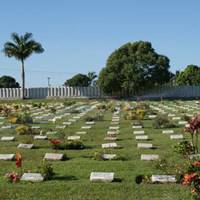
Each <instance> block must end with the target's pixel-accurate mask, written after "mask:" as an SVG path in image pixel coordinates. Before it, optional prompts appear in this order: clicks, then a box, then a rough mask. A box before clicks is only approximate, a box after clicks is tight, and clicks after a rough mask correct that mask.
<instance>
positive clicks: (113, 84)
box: [98, 41, 172, 95]
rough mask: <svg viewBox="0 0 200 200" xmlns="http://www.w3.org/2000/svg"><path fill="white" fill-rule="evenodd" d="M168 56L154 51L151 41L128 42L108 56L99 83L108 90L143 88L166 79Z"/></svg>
mask: <svg viewBox="0 0 200 200" xmlns="http://www.w3.org/2000/svg"><path fill="white" fill-rule="evenodd" d="M169 62H170V61H169V59H168V58H167V57H166V56H164V55H160V54H158V53H156V51H155V50H154V49H153V47H152V45H151V43H150V42H144V41H138V42H134V43H127V44H125V45H123V46H122V47H120V48H119V49H117V50H115V51H114V52H113V53H112V54H111V55H110V56H109V57H108V59H107V63H106V67H104V68H103V69H102V70H101V72H100V74H99V79H98V85H99V86H100V87H101V88H102V89H103V91H104V92H105V93H107V94H111V93H112V94H116V95H120V94H121V93H122V92H125V93H126V94H127V95H129V94H137V93H138V92H140V91H141V90H143V89H147V88H149V87H152V86H155V85H161V84H164V83H166V82H168V81H169V79H170V78H171V75H172V74H171V73H170V72H169V67H170V65H169Z"/></svg>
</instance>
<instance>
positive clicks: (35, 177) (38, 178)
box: [21, 173, 44, 182]
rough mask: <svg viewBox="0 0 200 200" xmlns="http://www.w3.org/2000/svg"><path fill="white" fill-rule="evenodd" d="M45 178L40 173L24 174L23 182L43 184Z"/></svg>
mask: <svg viewBox="0 0 200 200" xmlns="http://www.w3.org/2000/svg"><path fill="white" fill-rule="evenodd" d="M43 180H44V177H43V176H42V174H40V173H24V174H23V176H22V177H21V181H30V182H42V181H43Z"/></svg>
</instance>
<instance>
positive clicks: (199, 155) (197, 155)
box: [189, 154, 200, 159]
mask: <svg viewBox="0 0 200 200" xmlns="http://www.w3.org/2000/svg"><path fill="white" fill-rule="evenodd" d="M189 158H190V159H194V158H200V154H192V155H189Z"/></svg>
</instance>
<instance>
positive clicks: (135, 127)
mask: <svg viewBox="0 0 200 200" xmlns="http://www.w3.org/2000/svg"><path fill="white" fill-rule="evenodd" d="M132 128H133V129H140V128H142V126H140V125H138V126H132Z"/></svg>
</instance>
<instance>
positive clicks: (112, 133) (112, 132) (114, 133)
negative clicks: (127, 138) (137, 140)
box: [107, 131, 119, 135]
mask: <svg viewBox="0 0 200 200" xmlns="http://www.w3.org/2000/svg"><path fill="white" fill-rule="evenodd" d="M117 134H119V132H118V131H107V135H117Z"/></svg>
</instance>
